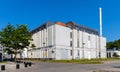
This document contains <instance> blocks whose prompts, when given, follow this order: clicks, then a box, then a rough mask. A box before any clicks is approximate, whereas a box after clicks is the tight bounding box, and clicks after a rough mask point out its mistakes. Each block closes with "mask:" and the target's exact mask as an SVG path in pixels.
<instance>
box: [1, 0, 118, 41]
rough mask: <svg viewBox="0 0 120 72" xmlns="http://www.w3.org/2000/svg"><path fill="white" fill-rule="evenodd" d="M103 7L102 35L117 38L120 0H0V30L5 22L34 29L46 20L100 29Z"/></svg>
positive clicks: (111, 38)
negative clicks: (100, 15) (100, 10)
mask: <svg viewBox="0 0 120 72" xmlns="http://www.w3.org/2000/svg"><path fill="white" fill-rule="evenodd" d="M99 7H102V10H103V36H104V37H107V41H113V40H116V39H119V38H120V8H119V7H120V0H0V29H2V28H4V27H5V26H6V25H7V23H8V22H10V23H11V24H13V25H16V24H27V25H28V27H29V29H31V30H32V29H34V28H36V27H37V26H39V25H40V24H42V23H44V22H46V21H53V22H56V21H61V22H65V23H66V22H68V21H73V22H75V23H78V24H82V25H85V26H87V27H90V28H93V29H96V30H98V31H99Z"/></svg>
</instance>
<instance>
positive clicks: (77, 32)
mask: <svg viewBox="0 0 120 72" xmlns="http://www.w3.org/2000/svg"><path fill="white" fill-rule="evenodd" d="M77 47H79V30H77Z"/></svg>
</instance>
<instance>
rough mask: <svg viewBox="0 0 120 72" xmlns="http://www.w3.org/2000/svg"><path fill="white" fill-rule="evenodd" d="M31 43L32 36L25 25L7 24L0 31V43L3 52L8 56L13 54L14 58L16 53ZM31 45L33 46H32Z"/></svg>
mask: <svg viewBox="0 0 120 72" xmlns="http://www.w3.org/2000/svg"><path fill="white" fill-rule="evenodd" d="M31 41H32V35H31V33H30V31H29V29H28V27H27V25H16V26H13V25H11V24H8V25H7V26H6V27H5V28H4V29H2V30H1V31H0V43H1V45H2V46H3V47H4V51H5V52H7V53H8V54H15V58H16V54H17V53H19V52H20V51H21V50H23V49H24V48H28V47H29V46H30V42H31ZM31 45H32V46H34V44H31Z"/></svg>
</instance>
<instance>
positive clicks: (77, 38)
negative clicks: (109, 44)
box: [27, 24, 106, 60]
mask: <svg viewBox="0 0 120 72" xmlns="http://www.w3.org/2000/svg"><path fill="white" fill-rule="evenodd" d="M70 33H72V38H71V35H70ZM32 38H33V41H32V42H31V43H33V44H35V46H36V48H35V49H29V50H28V53H27V54H28V56H27V57H28V58H41V59H45V58H52V59H56V60H61V59H91V58H99V54H101V55H100V56H101V58H105V57H106V48H105V47H106V39H105V38H103V37H101V38H100V37H99V36H98V35H95V34H93V33H92V32H87V31H86V30H84V29H81V30H77V29H71V28H69V27H66V26H63V25H61V24H54V25H51V26H47V28H43V29H41V30H39V31H37V32H35V33H34V34H33V36H32ZM100 40H101V41H100ZM70 42H72V46H71V44H70ZM100 42H101V43H100ZM100 48H101V49H100ZM99 52H100V53H99Z"/></svg>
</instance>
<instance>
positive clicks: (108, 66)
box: [5, 61, 120, 72]
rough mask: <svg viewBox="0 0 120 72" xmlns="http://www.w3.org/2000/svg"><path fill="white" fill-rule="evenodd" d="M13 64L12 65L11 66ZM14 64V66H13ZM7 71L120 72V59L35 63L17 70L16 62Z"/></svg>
mask: <svg viewBox="0 0 120 72" xmlns="http://www.w3.org/2000/svg"><path fill="white" fill-rule="evenodd" d="M10 65H11V66H10ZM12 65H14V66H12ZM7 67H8V68H7V70H6V71H5V72H93V71H96V70H109V71H115V72H120V61H112V62H107V63H105V64H65V63H47V62H46V63H35V64H34V65H33V66H32V67H27V68H24V65H23V64H21V69H18V70H16V69H15V64H8V65H7Z"/></svg>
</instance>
